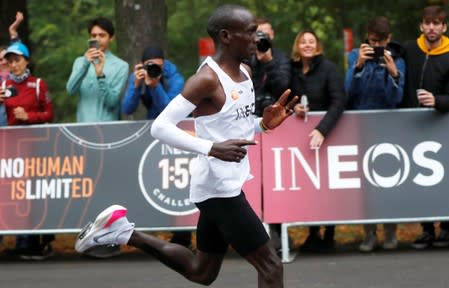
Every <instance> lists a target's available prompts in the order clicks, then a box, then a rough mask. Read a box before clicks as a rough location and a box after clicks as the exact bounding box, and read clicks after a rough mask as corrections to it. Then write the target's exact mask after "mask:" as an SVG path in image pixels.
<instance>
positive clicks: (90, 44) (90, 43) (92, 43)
mask: <svg viewBox="0 0 449 288" xmlns="http://www.w3.org/2000/svg"><path fill="white" fill-rule="evenodd" d="M87 47H89V49H90V48H96V49H99V48H100V43H98V40H97V39H89V40H87Z"/></svg>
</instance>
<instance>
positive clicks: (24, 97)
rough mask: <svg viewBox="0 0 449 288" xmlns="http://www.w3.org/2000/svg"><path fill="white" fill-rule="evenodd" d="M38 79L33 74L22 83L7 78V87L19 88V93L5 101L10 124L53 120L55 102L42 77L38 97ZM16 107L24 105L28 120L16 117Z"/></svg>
mask: <svg viewBox="0 0 449 288" xmlns="http://www.w3.org/2000/svg"><path fill="white" fill-rule="evenodd" d="M36 80H37V78H36V77H34V76H31V75H30V76H29V77H28V78H27V79H26V80H25V81H23V82H22V83H16V82H14V81H12V80H6V87H9V86H15V87H16V88H17V95H16V96H13V97H10V98H7V99H6V100H5V102H4V105H5V108H6V115H7V118H8V126H10V125H28V124H39V123H47V122H51V121H52V120H53V104H52V103H51V100H50V95H49V92H48V87H47V84H46V83H45V82H44V81H43V80H42V79H41V80H40V84H39V86H40V87H39V90H40V91H39V97H38V96H37V95H36V93H37V89H36ZM38 98H39V99H38ZM16 107H23V109H24V110H25V111H26V112H27V113H28V120H27V121H23V120H18V119H16V117H15V116H14V109H15V108H16Z"/></svg>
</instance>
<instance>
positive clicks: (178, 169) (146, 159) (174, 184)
mask: <svg viewBox="0 0 449 288" xmlns="http://www.w3.org/2000/svg"><path fill="white" fill-rule="evenodd" d="M194 158H196V154H194V153H190V152H186V151H182V150H179V149H176V148H174V147H172V146H170V145H167V144H164V143H161V142H160V141H159V140H154V141H153V142H152V143H151V144H150V146H148V148H147V149H146V151H145V152H144V154H143V155H142V158H141V159H140V163H139V175H138V179H139V186H140V190H141V192H142V194H143V196H144V197H145V199H146V200H147V202H148V203H149V204H150V205H151V206H153V207H154V208H156V209H157V210H158V211H160V212H162V213H165V214H168V215H174V216H182V215H190V214H193V213H195V212H197V208H196V206H195V204H193V203H191V202H190V200H189V186H190V171H191V169H190V165H191V161H192V160H193V159H194Z"/></svg>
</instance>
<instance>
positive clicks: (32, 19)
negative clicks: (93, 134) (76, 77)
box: [27, 0, 114, 122]
mask: <svg viewBox="0 0 449 288" xmlns="http://www.w3.org/2000/svg"><path fill="white" fill-rule="evenodd" d="M27 8H28V15H29V23H30V31H31V40H32V43H33V47H34V49H33V55H32V59H33V63H34V66H35V67H36V68H35V70H34V71H33V74H35V75H36V76H38V77H41V78H43V79H44V80H45V81H46V82H47V84H48V85H49V89H50V93H51V95H52V100H53V103H54V106H55V107H54V112H55V122H74V121H75V110H76V104H77V102H78V97H77V96H75V95H74V96H69V95H68V94H67V92H66V90H65V85H66V82H67V80H68V78H69V76H70V72H71V71H72V64H73V62H74V60H75V58H76V57H78V56H81V55H82V54H83V53H84V52H85V50H86V47H87V46H86V45H87V43H86V41H87V38H88V33H87V22H88V21H89V20H90V19H92V18H95V17H97V16H100V15H101V16H104V17H108V18H111V19H113V16H114V15H113V7H112V5H111V1H107V0H73V1H49V0H41V1H37V0H32V1H28V7H27Z"/></svg>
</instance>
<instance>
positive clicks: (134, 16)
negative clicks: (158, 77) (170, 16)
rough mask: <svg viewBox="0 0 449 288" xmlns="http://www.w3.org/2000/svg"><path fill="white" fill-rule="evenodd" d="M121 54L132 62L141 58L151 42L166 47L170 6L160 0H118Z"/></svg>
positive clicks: (131, 63) (118, 37) (116, 15)
mask: <svg viewBox="0 0 449 288" xmlns="http://www.w3.org/2000/svg"><path fill="white" fill-rule="evenodd" d="M115 22H116V24H117V25H116V26H117V33H116V40H117V45H118V51H119V56H120V57H121V58H122V59H124V60H125V61H127V62H128V63H129V64H130V67H131V68H132V67H134V65H135V64H136V63H137V62H139V61H140V56H141V54H142V50H143V49H144V47H145V46H148V45H159V46H160V47H161V48H162V49H163V50H164V51H165V50H166V48H167V6H166V5H165V1H161V0H115Z"/></svg>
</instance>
